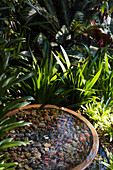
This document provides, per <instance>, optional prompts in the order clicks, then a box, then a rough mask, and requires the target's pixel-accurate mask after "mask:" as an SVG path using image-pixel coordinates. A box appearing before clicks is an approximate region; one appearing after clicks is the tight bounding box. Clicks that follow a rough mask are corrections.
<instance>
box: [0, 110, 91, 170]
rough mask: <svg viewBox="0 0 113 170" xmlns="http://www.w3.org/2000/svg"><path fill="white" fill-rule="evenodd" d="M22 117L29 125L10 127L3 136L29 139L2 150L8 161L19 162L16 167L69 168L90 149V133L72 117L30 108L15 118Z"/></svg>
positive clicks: (29, 168) (20, 169) (56, 169)
mask: <svg viewBox="0 0 113 170" xmlns="http://www.w3.org/2000/svg"><path fill="white" fill-rule="evenodd" d="M24 118H25V121H28V122H29V121H31V122H32V126H30V127H28V126H24V127H19V128H16V129H15V130H11V131H10V132H9V133H8V134H7V136H6V138H7V137H9V136H10V137H11V138H13V140H24V141H29V140H32V142H31V143H30V144H28V145H27V146H20V147H13V148H8V149H6V150H5V149H4V150H3V152H4V153H5V155H8V156H9V157H10V162H14V161H17V162H18V163H19V164H18V166H17V167H16V168H15V170H22V169H24V170H25V169H26V170H71V168H70V167H76V165H78V164H79V163H81V162H83V160H84V159H85V158H86V157H87V154H88V153H89V152H90V149H91V146H92V140H91V139H92V134H91V132H90V130H89V128H88V127H87V125H86V124H85V123H84V122H82V121H80V120H78V119H77V118H76V117H75V116H73V115H70V114H68V113H67V112H64V111H60V113H59V112H58V111H57V110H55V109H52V110H50V109H44V110H42V111H41V112H39V113H38V115H37V110H36V109H33V108H32V109H31V110H29V109H28V111H27V110H24V111H20V112H19V113H17V120H18V121H19V120H22V119H24ZM1 154H3V153H2V152H1Z"/></svg>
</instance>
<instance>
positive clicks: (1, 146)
mask: <svg viewBox="0 0 113 170" xmlns="http://www.w3.org/2000/svg"><path fill="white" fill-rule="evenodd" d="M29 142H31V141H24V142H22V141H12V138H8V139H5V140H2V141H1V142H0V150H3V149H5V148H10V147H14V146H21V145H24V146H26V145H27V144H28V143H29Z"/></svg>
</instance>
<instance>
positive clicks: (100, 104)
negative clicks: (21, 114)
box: [0, 0, 113, 169]
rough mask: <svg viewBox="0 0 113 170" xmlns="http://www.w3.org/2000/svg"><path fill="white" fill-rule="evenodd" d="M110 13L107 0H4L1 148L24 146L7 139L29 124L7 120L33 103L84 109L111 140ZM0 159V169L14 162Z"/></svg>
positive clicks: (0, 7) (112, 7) (0, 6)
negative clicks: (7, 134)
mask: <svg viewBox="0 0 113 170" xmlns="http://www.w3.org/2000/svg"><path fill="white" fill-rule="evenodd" d="M112 11H113V2H111V1H107V0H101V1H97V0H90V1H89V0H82V1H78V0H60V1H59V0H46V1H45V0H38V1H36V0H26V1H25V0H14V1H13V0H1V2H0V22H1V24H0V150H2V149H3V148H5V147H11V146H15V145H21V144H25V143H23V142H20V141H19V142H14V141H12V140H11V139H6V140H4V139H3V137H4V136H5V134H6V132H7V131H9V130H10V129H12V128H15V127H19V126H25V125H29V123H24V122H14V121H15V118H6V119H3V118H4V116H5V115H6V114H7V113H8V112H9V111H11V110H14V109H15V108H20V107H23V106H25V105H27V104H30V103H41V104H42V105H46V104H56V105H59V106H66V107H69V108H72V109H74V110H77V109H80V110H81V109H82V111H83V113H84V116H85V115H87V117H88V119H89V120H90V121H92V122H93V124H94V126H95V128H97V130H98V132H99V131H100V130H101V131H102V132H103V135H104V134H106V135H108V136H109V138H110V142H111V141H112V137H113V124H112V121H113V120H112V114H113V111H112V103H113V50H112V47H113V40H112V39H113V12H112ZM6 145H7V146H6ZM0 157H1V159H0V160H1V161H0V169H10V168H12V167H15V166H16V163H11V164H10V163H9V164H7V163H5V161H6V160H7V159H8V158H5V159H2V157H3V156H2V155H1V156H0Z"/></svg>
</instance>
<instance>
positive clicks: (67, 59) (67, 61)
mask: <svg viewBox="0 0 113 170" xmlns="http://www.w3.org/2000/svg"><path fill="white" fill-rule="evenodd" d="M60 48H61V50H62V52H63V54H64V58H65V60H66V64H67V68H68V69H69V68H70V66H71V63H70V61H69V58H68V55H67V53H66V51H65V50H64V48H63V47H62V46H61V45H60Z"/></svg>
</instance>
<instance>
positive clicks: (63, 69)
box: [52, 52, 66, 72]
mask: <svg viewBox="0 0 113 170" xmlns="http://www.w3.org/2000/svg"><path fill="white" fill-rule="evenodd" d="M52 53H53V55H54V57H55V58H56V60H57V62H58V64H59V65H60V66H61V68H62V71H63V72H66V69H65V67H64V65H63V63H62V62H61V61H60V59H59V58H58V57H57V56H56V54H55V53H54V52H52Z"/></svg>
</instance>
